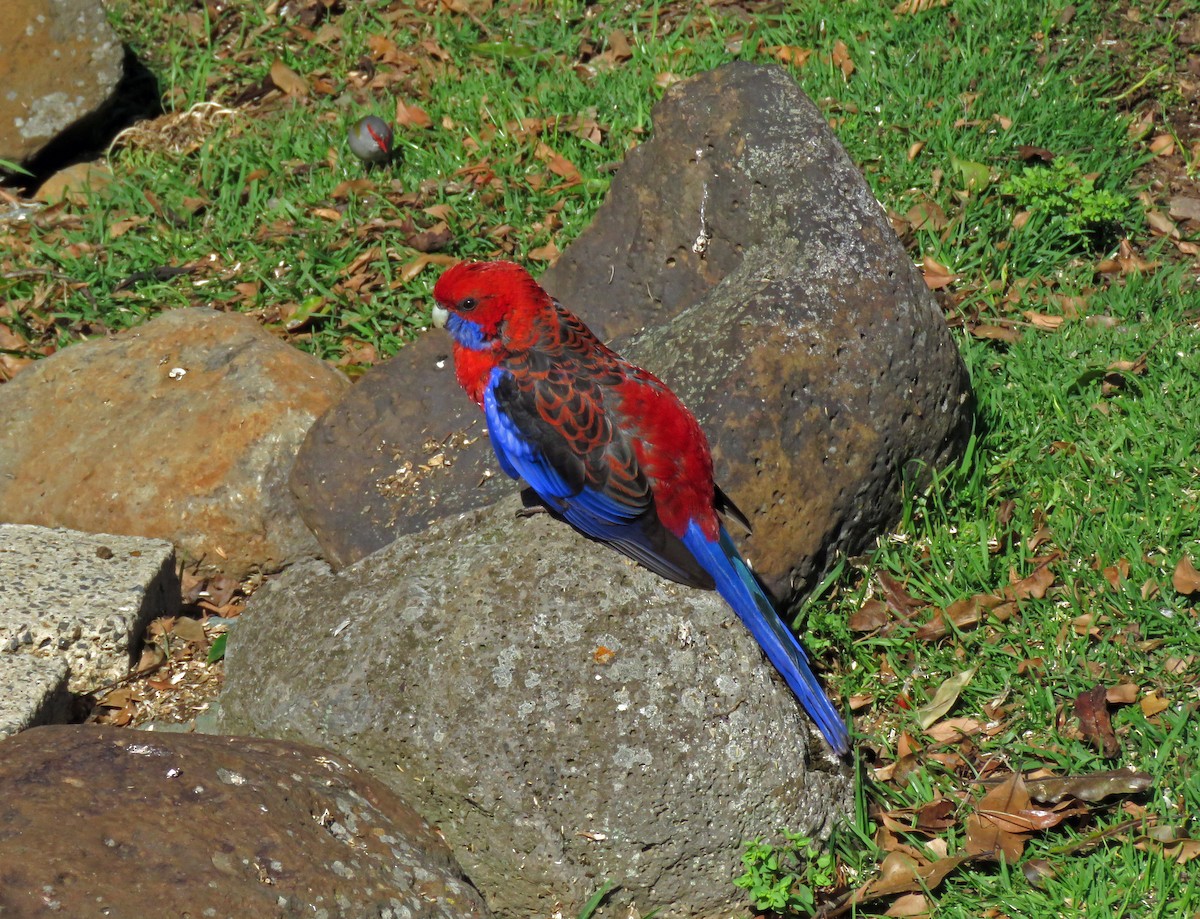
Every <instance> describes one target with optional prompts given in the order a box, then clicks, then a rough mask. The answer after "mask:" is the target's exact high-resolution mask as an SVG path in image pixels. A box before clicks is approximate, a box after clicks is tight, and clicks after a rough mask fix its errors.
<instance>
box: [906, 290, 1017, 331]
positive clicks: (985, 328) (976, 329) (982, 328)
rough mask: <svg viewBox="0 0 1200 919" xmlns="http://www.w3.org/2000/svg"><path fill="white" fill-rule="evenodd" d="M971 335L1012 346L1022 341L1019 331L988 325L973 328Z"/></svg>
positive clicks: (980, 324) (983, 324) (982, 324)
mask: <svg viewBox="0 0 1200 919" xmlns="http://www.w3.org/2000/svg"><path fill="white" fill-rule="evenodd" d="M926 283H928V282H926ZM971 335H972V336H973V337H975V338H990V339H992V340H994V341H1003V342H1008V344H1010V345H1015V344H1016V343H1017V342H1019V341H1020V340H1021V332H1020V331H1019V330H1018V329H1014V328H1011V327H1009V326H998V325H989V324H987V323H979V324H978V325H973V326H971Z"/></svg>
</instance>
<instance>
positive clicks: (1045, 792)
mask: <svg viewBox="0 0 1200 919" xmlns="http://www.w3.org/2000/svg"><path fill="white" fill-rule="evenodd" d="M1153 784H1154V778H1153V777H1152V776H1151V775H1150V774H1149V773H1148V772H1139V771H1137V770H1134V769H1114V770H1112V771H1110V772H1093V773H1090V774H1088V775H1064V776H1050V777H1049V778H1044V779H1030V780H1028V781H1027V782H1026V783H1025V788H1026V790H1027V791H1028V792H1029V796H1030V797H1031V798H1032V799H1034V800H1036V801H1041V802H1043V803H1046V804H1058V803H1059V802H1060V801H1062V800H1063V799H1065V798H1075V799H1077V800H1079V801H1087V802H1088V803H1089V804H1097V803H1099V802H1100V801H1103V800H1104V799H1105V798H1107V797H1110V796H1111V795H1134V794H1141V793H1142V792H1143V791H1147V790H1148V789H1149V788H1150V787H1151V786H1152V785H1153Z"/></svg>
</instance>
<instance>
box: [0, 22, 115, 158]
mask: <svg viewBox="0 0 1200 919" xmlns="http://www.w3.org/2000/svg"><path fill="white" fill-rule="evenodd" d="M123 62H124V50H123V49H122V47H121V40H120V39H119V38H118V37H117V34H116V33H115V32H113V30H112V27H111V26H109V24H108V19H107V17H106V16H105V13H104V5H103V4H102V3H100V2H99V0H4V2H3V3H0V87H3V91H0V159H7V160H13V161H16V162H21V161H23V160H27V159H29V158H31V157H32V156H34V155H35V154H36V153H37V152H38V151H40V150H41V149H42V148H43V147H45V146H46V144H47V143H49V142H50V141H51V140H53V139H54V137H55V136H56V135H57V134H58V133H59V132H60V131H62V130H63V129H65V128H69V127H71V126H72V125H75V124H77V123H78V122H80V121H82V120H83V119H85V118H88V117H89V116H92V115H94V114H95V113H96V112H97V110H100V109H102V108H103V107H104V106H105V105H106V104H107V103H108V102H109V101H110V99H111V96H112V94H113V91H114V90H115V89H116V87H117V84H118V83H119V82H120V80H121V74H122V72H123V66H124V65H123Z"/></svg>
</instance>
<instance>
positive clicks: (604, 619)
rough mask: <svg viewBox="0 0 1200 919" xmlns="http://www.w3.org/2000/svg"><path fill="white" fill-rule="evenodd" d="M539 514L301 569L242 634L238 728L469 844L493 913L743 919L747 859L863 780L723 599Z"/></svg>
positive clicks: (233, 713)
mask: <svg viewBox="0 0 1200 919" xmlns="http://www.w3.org/2000/svg"><path fill="white" fill-rule="evenodd" d="M519 507H520V502H519V499H518V498H516V497H512V498H508V499H505V500H504V501H501V502H500V503H498V504H496V505H495V506H493V507H490V508H484V509H482V510H477V511H473V512H470V513H467V514H463V515H460V516H458V517H455V518H448V519H445V520H441V521H437V522H435V523H433V524H431V525H430V527H429V529H428V531H427V532H425V533H422V534H417V535H413V536H406V537H403V538H401V539H399V540H397V541H396V542H394V543H393V544H392V545H390V546H388V547H387V548H385V549H383V550H381V551H379V552H377V553H375V554H373V555H371V556H369V557H368V558H366V559H364V560H362V561H361V562H359V563H358V564H356V565H353V566H351V567H349V568H346V569H344V570H342V571H341V572H338V573H336V574H335V573H332V572H330V570H329V569H328V567H327V566H325V565H324V564H321V563H309V564H305V565H300V566H296V567H294V568H292V569H290V570H288V571H286V572H284V573H283V574H282V575H281V576H280V577H279V578H278V579H273V580H272V581H271V582H269V583H268V584H266V585H264V587H263V588H262V589H260V590H259V591H258V592H257V593H256V594H255V595H254V597H253V598H252V599H251V602H250V606H249V608H248V610H247V611H246V612H245V613H244V614H243V615H242V617H241V618H240V620H239V624H238V626H237V628H236V629H235V630H234V631H233V632H231V634H230V639H229V649H228V655H227V670H226V690H225V692H224V694H223V696H222V699H221V716H220V717H221V719H222V721H221V729H222V730H231V731H235V732H253V733H260V734H265V735H270V736H279V737H286V738H290V739H295V740H303V741H307V742H313V743H319V744H321V745H323V746H328V747H330V748H331V749H335V750H338V751H340V752H342V753H344V754H345V755H347V756H349V757H351V758H352V759H353V760H354V761H355V762H357V763H358V764H359V765H361V766H363V767H364V768H366V769H367V770H369V771H371V772H372V773H373V774H374V775H375V776H376V777H378V778H379V779H381V780H383V781H384V782H387V783H388V784H389V785H391V786H392V787H393V788H394V789H396V790H397V791H398V792H399V793H400V794H401V795H402V796H403V797H404V798H405V800H407V801H409V802H411V803H412V804H413V806H414V807H416V808H417V809H418V810H419V811H420V812H421V813H422V814H424V815H425V816H426V818H427V819H429V820H431V821H432V822H434V823H435V824H436V825H437V826H439V827H440V828H441V830H442V832H443V833H444V834H445V835H446V839H447V841H448V842H449V843H450V845H451V847H452V848H453V850H454V852H455V855H456V857H457V858H458V860H459V861H460V863H461V864H462V865H463V867H464V868H465V869H466V871H467V874H468V875H469V876H470V877H471V879H472V881H473V882H474V884H475V885H476V887H478V888H479V890H480V891H481V892H482V893H483V894H484V896H485V897H486V899H487V902H488V905H489V906H490V907H491V908H492V909H493V910H495V911H496V912H497V913H500V914H502V915H505V916H509V917H520V919H533V917H541V916H546V915H549V914H551V913H553V912H554V911H555V909H556V908H561V911H562V913H563V914H564V915H577V914H578V912H579V909H580V907H581V906H582V904H583V902H584V901H585V900H586V899H587V897H588V896H589V895H590V894H591V893H593V892H594V891H595V890H596V889H597V888H598V887H599V886H600V885H601V884H602V883H603V882H605V881H607V880H611V881H615V882H618V883H619V884H620V887H621V891H620V893H618V894H615V895H614V896H615V899H614V900H613V902H612V904H610V907H611V908H612V909H614V910H616V912H613V913H612V915H616V914H618V912H619V913H620V914H622V915H623V914H624V911H625V909H626V906H628V907H629V909H631V910H632V911H633V913H634V914H636V915H645V914H646V913H648V912H649V911H650V910H652V909H655V908H660V907H661V908H662V910H663V913H662V915H663V916H666V917H683V916H716V915H718V914H728V912H730V911H736V910H739V908H741V907H742V906H743V903H744V900H743V895H742V894H741V892H740V891H738V890H737V889H736V888H734V887H733V886H732V885H731V884H730V879H731V878H732V877H734V876H735V874H736V873H737V872H738V868H739V864H740V862H739V859H740V854H741V842H742V840H745V839H752V838H754V837H755V836H760V835H771V834H773V833H775V832H776V831H777V830H778V829H779V828H780V827H789V828H792V829H797V830H800V831H802V832H807V833H809V834H811V835H816V836H822V835H825V834H826V833H827V832H828V830H829V828H830V826H831V825H832V823H833V821H834V820H835V819H837V818H838V817H839V816H840V815H843V814H845V813H846V811H847V810H848V808H849V802H850V797H851V779H850V776H849V775H848V774H847V773H846V772H845V771H843V770H842V768H841V767H840V766H839V764H837V763H836V762H834V761H833V760H832V758H831V754H829V753H828V748H827V747H825V745H824V743H823V741H821V740H820V739H819V735H818V734H817V732H816V729H815V727H813V726H812V724H811V722H809V721H808V719H807V717H806V716H805V715H804V713H803V711H802V710H801V709H800V708H799V706H798V705H797V703H796V701H795V700H794V699H793V697H792V696H791V693H790V692H789V690H788V689H787V687H786V685H785V684H784V683H783V682H782V681H781V680H780V679H779V678H778V677H776V676H775V674H774V671H773V670H772V668H771V666H770V664H769V663H767V662H766V660H765V658H764V657H763V655H762V653H761V652H760V651H759V649H758V646H757V645H756V644H755V643H754V640H753V639H752V638H751V637H750V635H749V633H748V632H747V631H746V630H745V629H744V628H743V626H742V625H741V624H740V623H739V622H738V621H737V619H736V618H735V617H734V615H733V614H732V613H731V612H730V611H729V609H728V608H727V607H726V606H725V605H724V604H723V603H722V602H721V600H720V599H719V598H718V597H717V596H716V595H715V594H713V593H707V592H704V591H698V590H692V589H689V588H684V587H679V586H678V585H675V584H671V583H668V582H665V581H663V580H662V579H661V578H659V577H657V576H655V575H653V574H651V573H650V572H648V571H645V570H644V569H642V568H639V567H637V566H636V565H634V564H632V563H630V562H628V561H626V560H625V559H624V558H623V557H621V556H619V555H617V554H616V553H614V552H610V551H605V550H599V549H597V548H596V547H595V546H594V545H593V544H591V543H589V542H587V541H586V540H584V539H583V537H581V536H579V535H577V534H576V533H575V532H574V531H573V530H571V529H570V528H569V527H566V526H563V525H562V524H560V523H558V522H557V521H555V520H553V519H551V518H550V517H549V516H548V515H537V516H535V517H533V518H530V519H524V518H518V517H517V515H516V511H517V509H518V508H519Z"/></svg>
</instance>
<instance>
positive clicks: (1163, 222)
mask: <svg viewBox="0 0 1200 919" xmlns="http://www.w3.org/2000/svg"><path fill="white" fill-rule="evenodd" d="M1146 223H1148V224H1150V230H1151V232H1153V233H1154V234H1155V235H1156V236H1169V237H1171V239H1179V227H1177V226H1176V225H1175V221H1174V220H1172V219H1171V218H1170V217H1168V216H1167V215H1166V214H1164V213H1163V212H1162V211H1159V210H1155V209H1154V208H1151V209H1150V210H1148V211H1146Z"/></svg>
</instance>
